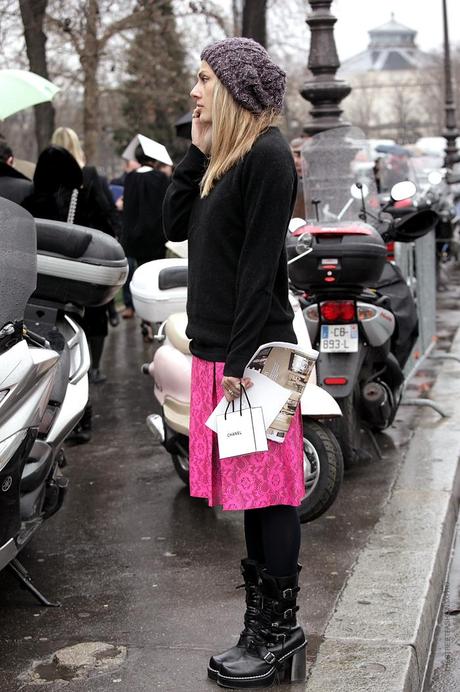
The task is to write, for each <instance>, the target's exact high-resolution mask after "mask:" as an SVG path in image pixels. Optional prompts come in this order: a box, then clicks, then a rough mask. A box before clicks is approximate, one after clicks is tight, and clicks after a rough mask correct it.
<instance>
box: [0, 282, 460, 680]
mask: <svg viewBox="0 0 460 692" xmlns="http://www.w3.org/2000/svg"><path fill="white" fill-rule="evenodd" d="M457 297H458V287H457V286H455V287H454V289H453V290H452V291H450V292H448V293H447V294H443V295H442V296H441V297H440V300H441V301H443V304H444V305H445V306H446V307H447V308H450V310H448V311H446V312H443V313H442V315H443V320H442V323H441V324H440V326H439V329H438V334H440V337H441V338H440V340H439V344H438V345H439V349H443V348H448V347H449V344H450V341H451V339H452V336H453V334H454V332H455V329H456V326H457V322H458V319H457V314H456V312H455V311H454V310H453V309H452V308H454V307H455V305H456V300H457ZM444 318H445V319H444ZM151 348H152V347H151V346H149V345H144V344H143V343H142V339H141V334H140V331H139V326H138V323H137V322H136V321H135V320H130V321H126V322H122V323H121V324H120V325H119V326H118V327H117V328H115V329H112V330H111V334H110V337H109V339H108V343H107V346H106V352H105V353H104V356H103V368H104V371H105V372H106V374H107V376H108V380H107V382H106V383H105V384H103V385H99V386H93V388H92V400H93V408H94V413H95V420H94V426H93V427H94V430H93V439H92V441H91V442H90V443H89V444H87V445H83V446H80V447H72V448H68V449H67V460H68V466H67V468H66V470H65V472H66V475H67V476H68V477H69V479H70V487H69V492H68V496H67V498H66V502H65V504H64V507H63V508H62V510H61V511H60V512H59V513H58V514H57V515H56V516H54V517H53V518H52V519H51V520H50V521H49V522H48V523H47V524H46V525H45V526H44V527H43V528H42V529H40V531H38V533H37V534H36V536H35V537H34V539H33V541H32V543H31V544H30V546H28V547H27V548H26V549H25V550H24V551H23V553H21V556H20V557H21V560H22V562H23V564H24V565H25V567H26V568H27V569H28V570H29V571H30V573H31V575H32V576H33V579H34V582H35V583H36V585H37V586H38V587H39V588H40V589H41V590H43V591H44V593H45V595H46V596H47V597H48V598H50V599H51V600H59V601H60V602H61V603H62V607H61V608H44V607H42V606H40V605H38V604H37V603H36V602H35V601H34V599H33V597H32V596H31V595H30V594H29V593H28V592H26V591H24V590H22V589H21V588H20V586H19V585H18V583H17V582H16V581H15V580H14V578H13V576H12V575H11V574H10V573H8V572H7V571H5V572H3V573H2V574H0V689H1V690H2V692H16V691H18V690H27V692H33V691H35V690H36V691H37V692H38V690H44V689H46V690H50V691H52V692H55V691H57V690H61V689H63V688H65V689H66V690H69V692H73V691H78V692H83V691H85V692H86V691H91V692H93V691H94V692H96V691H99V690H101V691H104V692H105V691H108V690H112V689H114V688H115V689H116V688H117V686H118V689H121V690H123V692H124V691H125V690H130V691H131V692H143V691H144V690H146V691H147V690H149V691H150V690H153V689H158V690H164V691H166V690H168V691H171V692H172V691H177V690H188V691H190V692H200V691H203V690H211V689H213V688H215V686H214V683H212V682H211V681H208V680H207V678H206V665H207V661H208V658H209V656H210V655H211V654H212V653H215V652H217V651H221V650H224V649H225V648H228V646H229V645H231V644H232V643H233V642H234V641H236V639H237V637H238V634H239V631H240V629H241V615H242V611H243V605H242V603H243V596H242V592H241V590H240V589H239V590H235V587H236V586H237V585H238V584H240V579H241V578H240V574H239V560H240V559H241V557H243V556H244V539H243V527H242V514H241V513H231V512H228V513H223V512H222V511H220V510H216V509H209V508H208V507H207V506H206V504H205V502H204V501H201V500H197V499H190V498H189V496H188V493H187V490H186V489H185V488H184V487H183V485H182V483H181V481H180V480H179V479H178V478H177V476H176V473H175V471H174V469H173V467H172V463H171V461H170V459H169V457H168V455H167V454H166V453H165V452H164V451H163V449H162V448H161V447H159V446H155V445H154V444H153V443H152V439H151V435H150V433H149V432H148V431H147V428H146V426H145V417H146V415H147V414H149V413H151V412H152V411H153V410H154V409H155V406H154V399H153V387H152V381H151V379H150V378H148V377H146V376H144V375H142V374H141V372H140V365H141V364H142V363H143V362H144V361H147V360H149V359H150V354H151ZM439 367H440V365H439V362H438V363H436V362H435V365H431V364H430V365H427V366H424V368H423V370H422V372H421V374H420V375H419V376H418V377H417V378H416V379H415V380H414V382H413V383H412V385H411V387H410V388H409V394H410V393H411V391H412V392H415V393H417V392H418V393H420V392H421V391H423V390H426V387H427V385H428V384H429V383H430V382H432V381H433V378H434V377H435V375H436V369H437V368H439ZM155 410H157V409H155ZM419 415H420V414H419V410H418V409H416V408H413V407H405V406H404V407H401V409H400V412H399V414H398V419H397V421H396V424H395V426H393V428H392V430H391V433H390V434H382V435H380V436H379V437H378V443H379V445H380V447H381V450H382V459H380V460H377V459H376V460H374V461H372V462H370V463H368V464H365V465H361V466H357V467H356V468H354V469H353V470H351V471H349V472H347V473H346V476H345V480H344V483H343V488H342V490H341V493H340V495H339V499H338V501H337V502H336V503H335V505H334V506H333V507H332V508H331V510H330V511H329V513H328V514H327V515H326V516H323V517H322V518H321V519H319V520H317V521H315V522H313V523H312V524H309V525H304V526H303V527H302V534H303V545H302V549H301V562H302V564H303V570H302V573H301V586H302V591H301V596H300V618H301V621H302V622H303V624H304V625H305V628H306V630H307V631H308V633H309V647H308V660H309V663H310V665H311V664H313V663H314V661H315V658H316V654H317V651H318V648H319V645H320V643H321V640H322V636H323V633H324V631H325V628H326V625H327V623H328V620H329V618H330V616H331V614H332V612H333V610H334V605H335V602H336V599H337V597H338V595H339V593H340V591H341V590H342V588H343V586H344V584H345V583H346V581H347V577H348V575H349V574H350V572H351V571H352V569H353V566H354V563H355V561H356V559H357V557H358V555H359V554H360V551H361V550H362V549H363V547H364V546H365V544H366V542H367V540H368V538H369V534H370V532H371V531H372V529H373V527H374V526H375V524H376V522H377V521H378V519H379V516H380V513H381V510H382V507H383V506H384V505H385V503H386V501H387V498H388V496H389V493H390V491H391V488H392V485H393V483H394V480H395V477H396V475H397V472H398V470H399V468H400V466H401V463H402V458H403V455H404V452H405V449H406V447H407V443H408V441H409V440H410V437H411V435H412V431H413V429H414V426H415V425H416V422H417V418H418V416H419ZM94 642H100V643H101V644H100V646H99V648H98V647H94V645H93V644H92V643H94ZM75 645H81V646H79V647H77V648H76V649H72V650H71V651H70V652H63V653H61V654H59V655H58V656H57V657H54V655H55V653H56V652H57V651H60V650H61V649H64V648H65V647H72V646H75ZM91 646H93V648H94V649H95V653H94V652H93V655H91ZM53 657H54V659H53ZM290 689H292V690H293V692H294V691H297V690H300V689H305V685H293V686H291V688H290ZM307 689H308V686H307ZM343 689H344V690H345V689H347V688H345V687H344V688H343ZM437 690H438V688H436V692H437ZM325 692H333V691H332V690H325ZM334 692H335V690H334Z"/></svg>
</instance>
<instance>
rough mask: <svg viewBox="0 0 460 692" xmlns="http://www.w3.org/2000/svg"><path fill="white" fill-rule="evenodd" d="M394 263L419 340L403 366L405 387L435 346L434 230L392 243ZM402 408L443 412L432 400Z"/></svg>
mask: <svg viewBox="0 0 460 692" xmlns="http://www.w3.org/2000/svg"><path fill="white" fill-rule="evenodd" d="M395 261H396V264H397V265H398V267H399V268H400V269H401V271H402V273H403V275H404V277H405V279H406V281H407V285H408V286H409V288H410V291H411V293H412V295H413V297H414V300H415V303H416V306H417V316H418V325H419V336H418V339H417V342H416V343H415V346H414V347H413V349H412V352H411V355H410V357H409V359H408V361H407V363H406V365H405V368H404V375H405V386H407V384H408V383H409V382H410V380H411V379H412V377H413V376H414V375H415V374H416V373H417V371H418V370H419V369H420V367H421V366H422V365H423V364H424V363H425V361H426V360H427V359H428V358H432V357H433V350H434V348H435V346H436V237H435V232H434V230H433V231H431V232H430V233H428V234H427V235H425V236H423V238H419V239H418V240H416V241H415V242H414V243H395ZM402 403H403V404H408V405H413V406H430V407H431V408H433V409H435V410H436V411H437V412H438V413H439V414H440V415H441V416H442V417H446V414H445V412H444V411H443V410H442V409H441V408H440V407H439V406H438V404H436V403H435V402H433V401H432V400H431V399H428V398H427V399H418V398H409V397H403V400H402Z"/></svg>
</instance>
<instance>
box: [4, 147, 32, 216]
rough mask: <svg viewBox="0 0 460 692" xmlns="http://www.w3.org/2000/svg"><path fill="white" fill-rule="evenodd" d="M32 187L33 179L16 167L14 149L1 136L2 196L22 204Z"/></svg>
mask: <svg viewBox="0 0 460 692" xmlns="http://www.w3.org/2000/svg"><path fill="white" fill-rule="evenodd" d="M32 189H33V185H32V181H31V180H29V179H28V178H26V176H25V175H23V174H22V173H20V172H19V171H17V170H16V169H15V168H14V156H13V150H12V149H11V147H10V146H8V143H7V141H6V140H5V139H3V137H0V197H6V199H9V200H11V201H12V202H16V204H21V203H22V202H23V200H24V199H25V198H26V197H28V195H30V194H31V192H32Z"/></svg>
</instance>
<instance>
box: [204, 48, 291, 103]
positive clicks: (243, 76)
mask: <svg viewBox="0 0 460 692" xmlns="http://www.w3.org/2000/svg"><path fill="white" fill-rule="evenodd" d="M201 59H202V60H204V61H206V62H207V63H208V65H209V67H210V68H211V69H212V70H213V72H215V74H216V76H217V77H218V78H219V79H220V81H221V82H222V84H223V85H224V86H225V87H226V88H227V89H228V91H229V92H230V94H231V95H232V96H233V98H234V99H235V101H236V102H237V103H239V104H240V106H242V107H243V108H246V110H248V111H251V113H255V114H256V115H258V114H259V113H261V112H262V111H264V110H268V109H273V110H274V111H275V112H277V113H280V112H281V109H282V107H283V98H284V91H285V88H286V73H285V72H284V71H283V70H282V69H281V68H280V67H278V65H275V63H274V62H273V61H272V60H271V58H270V56H269V55H268V53H267V51H266V50H265V48H264V47H263V46H261V45H260V43H257V42H256V41H253V39H252V38H225V39H224V40H223V41H217V42H216V43H211V44H210V45H209V46H207V47H206V48H205V49H204V50H203V52H202V53H201Z"/></svg>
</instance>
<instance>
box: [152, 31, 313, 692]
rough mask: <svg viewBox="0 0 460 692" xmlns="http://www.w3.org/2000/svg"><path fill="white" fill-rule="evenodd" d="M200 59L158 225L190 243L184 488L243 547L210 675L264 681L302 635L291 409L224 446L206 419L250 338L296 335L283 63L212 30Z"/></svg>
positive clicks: (222, 681)
mask: <svg viewBox="0 0 460 692" xmlns="http://www.w3.org/2000/svg"><path fill="white" fill-rule="evenodd" d="M201 60H202V62H201V66H200V68H199V70H198V81H197V83H196V85H195V86H194V88H193V89H192V91H191V96H192V97H193V98H194V100H195V103H196V107H195V109H194V111H193V120H192V144H191V146H190V147H189V150H188V152H187V154H186V156H185V158H184V159H183V160H182V162H181V163H180V164H179V165H178V166H177V167H176V170H175V172H174V174H173V177H172V182H171V185H170V187H169V188H168V191H167V193H166V198H165V202H164V207H163V212H164V229H165V234H166V237H167V238H168V239H169V240H172V241H183V240H187V239H188V249H189V273H188V277H189V280H188V299H187V316H188V326H187V336H188V337H189V338H190V339H191V342H190V350H191V352H192V354H193V358H192V381H191V415H190V438H189V439H190V442H189V445H190V493H191V495H192V496H194V497H203V498H206V500H207V501H208V503H209V505H211V506H215V505H222V507H223V509H224V510H244V531H245V538H246V548H247V557H245V558H244V559H243V560H242V562H241V568H242V572H243V578H244V582H245V588H246V605H247V609H246V613H245V616H244V629H243V631H242V633H241V636H240V639H239V641H238V643H237V645H236V646H233V647H231V648H230V649H228V650H227V651H225V652H224V653H221V654H218V655H215V656H213V657H212V658H211V660H210V661H209V665H208V676H209V677H210V678H211V679H213V680H216V681H217V682H218V684H219V685H221V686H223V687H231V688H247V687H249V686H250V687H266V686H269V685H270V684H272V683H273V682H274V680H275V678H276V677H278V676H279V677H282V678H284V676H285V675H286V676H287V677H288V678H289V679H290V680H291V681H294V680H297V681H299V682H300V681H301V680H302V679H304V677H305V649H306V645H307V642H306V639H305V634H304V632H303V629H302V628H301V627H300V625H299V624H298V622H297V619H296V612H297V610H298V605H297V596H298V592H299V579H298V575H299V572H300V566H299V565H298V556H299V549H300V537H301V534H300V523H299V516H298V513H297V507H298V506H299V505H300V503H301V501H302V498H303V497H304V495H305V484H304V472H303V454H304V452H303V437H302V423H301V416H300V411H299V409H297V411H296V413H295V415H294V417H293V420H292V422H291V425H290V428H289V431H288V433H287V435H286V438H285V440H284V442H283V443H282V444H279V443H276V442H272V441H268V451H266V452H256V453H253V454H248V455H244V456H237V457H233V458H229V459H220V458H219V455H218V452H217V440H216V435H215V433H213V432H212V431H211V430H210V429H209V428H207V427H206V420H207V419H208V417H209V415H210V414H211V413H212V411H213V410H214V408H215V407H216V405H217V403H218V401H219V400H220V399H221V397H222V396H225V398H226V400H227V401H228V402H229V403H230V402H234V401H235V399H237V398H238V397H239V396H240V394H241V385H243V386H248V385H249V386H250V385H251V381H250V380H248V379H247V378H244V377H243V375H244V368H245V365H246V363H247V362H248V361H249V359H250V358H251V356H252V355H253V353H254V352H255V351H256V349H257V347H259V346H261V345H262V344H264V343H267V342H269V341H284V342H290V343H296V336H295V332H294V329H293V325H292V322H293V312H292V308H291V306H290V304H289V296H288V271H287V259H286V250H285V238H286V232H287V229H288V224H289V220H290V218H291V215H292V209H293V207H294V202H295V199H296V188H297V175H296V170H295V167H294V163H293V160H292V154H291V152H290V150H289V146H288V144H287V142H286V141H285V140H284V138H283V136H282V135H281V133H280V131H279V129H278V128H277V127H276V122H277V116H278V115H279V113H280V112H281V110H282V104H283V96H284V90H285V80H286V75H285V73H284V72H283V70H281V68H279V67H278V66H277V65H275V64H274V63H273V62H272V60H271V59H270V57H269V55H268V53H267V51H266V50H265V49H264V48H263V47H262V46H261V45H259V44H258V43H256V42H255V41H253V40H252V39H247V38H228V39H224V40H223V41H218V42H217V43H214V44H211V45H210V46H208V47H207V48H205V49H204V51H203V52H202V54H201ZM229 549H230V548H229ZM198 588H200V587H199V586H198Z"/></svg>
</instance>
